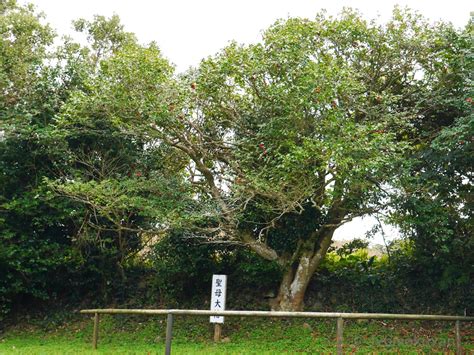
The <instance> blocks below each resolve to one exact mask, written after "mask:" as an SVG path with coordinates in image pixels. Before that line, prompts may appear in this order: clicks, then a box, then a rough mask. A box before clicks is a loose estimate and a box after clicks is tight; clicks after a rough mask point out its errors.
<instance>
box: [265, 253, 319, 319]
mask: <svg viewBox="0 0 474 355" xmlns="http://www.w3.org/2000/svg"><path fill="white" fill-rule="evenodd" d="M312 275H313V271H312V267H311V255H309V254H308V253H306V254H304V255H303V256H301V258H300V259H299V262H298V263H297V264H296V263H295V264H294V265H292V266H290V267H289V268H288V269H287V270H286V271H285V273H284V275H283V280H282V282H281V284H280V288H279V290H278V295H277V297H276V298H275V299H274V300H272V302H271V308H272V310H274V311H301V310H303V307H304V302H303V301H304V295H305V292H306V288H307V287H308V284H309V280H310V279H311V276H312Z"/></svg>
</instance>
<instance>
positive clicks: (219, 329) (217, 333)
mask: <svg viewBox="0 0 474 355" xmlns="http://www.w3.org/2000/svg"><path fill="white" fill-rule="evenodd" d="M221 334H222V325H221V324H220V323H214V342H216V343H218V342H219V341H220V340H221Z"/></svg>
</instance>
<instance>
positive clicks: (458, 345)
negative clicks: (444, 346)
mask: <svg viewBox="0 0 474 355" xmlns="http://www.w3.org/2000/svg"><path fill="white" fill-rule="evenodd" d="M460 323H461V322H460V321H458V320H457V321H456V326H455V329H456V355H461V354H462V347H461V329H460Z"/></svg>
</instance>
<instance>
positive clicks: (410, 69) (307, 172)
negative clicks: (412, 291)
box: [58, 10, 456, 310]
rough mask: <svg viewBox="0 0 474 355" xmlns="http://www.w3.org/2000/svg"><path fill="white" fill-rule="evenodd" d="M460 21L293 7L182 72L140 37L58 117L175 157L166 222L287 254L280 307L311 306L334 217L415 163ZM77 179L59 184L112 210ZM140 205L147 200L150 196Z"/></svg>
mask: <svg viewBox="0 0 474 355" xmlns="http://www.w3.org/2000/svg"><path fill="white" fill-rule="evenodd" d="M448 28H449V27H448V26H445V25H436V26H431V25H429V24H427V23H426V22H425V21H424V20H423V19H422V18H420V17H419V16H417V15H413V14H411V13H409V12H401V11H399V10H396V11H394V15H393V19H392V20H391V21H389V22H388V23H387V24H385V25H378V24H376V23H373V22H367V21H365V20H363V19H362V18H361V17H360V16H359V15H358V14H357V13H354V12H352V11H345V12H344V13H342V14H341V16H339V17H338V18H331V17H327V16H325V15H324V14H320V15H318V16H317V17H316V18H315V19H314V20H305V19H289V20H286V21H280V22H277V23H276V24H274V25H273V26H272V27H270V28H269V29H268V30H267V31H266V32H265V33H264V36H263V40H262V42H261V43H258V44H254V45H248V46H240V45H237V44H231V45H229V46H228V47H227V48H225V49H224V50H222V52H220V53H219V54H218V55H216V56H214V57H210V58H208V59H207V60H204V61H203V62H202V63H201V65H200V66H199V67H198V68H197V69H195V70H193V71H190V72H188V73H186V74H184V75H181V76H179V77H178V78H174V77H173V74H172V68H171V67H170V66H169V64H168V63H167V62H166V61H165V60H163V59H162V58H161V56H160V52H159V51H158V50H157V49H156V48H155V47H154V46H153V45H152V46H149V47H141V46H138V45H136V44H134V45H130V46H128V47H126V48H124V49H123V50H121V51H118V52H117V53H116V54H115V55H114V56H112V57H111V58H110V59H108V60H104V61H102V62H101V63H100V69H99V73H98V75H97V76H96V77H95V78H94V79H93V80H91V81H90V85H89V87H88V89H87V90H86V91H81V92H77V93H76V94H73V95H72V98H71V100H70V101H69V102H68V103H67V104H66V105H65V107H64V110H63V112H62V114H61V115H60V117H59V118H58V122H59V124H60V126H61V125H62V127H64V128H68V127H69V128H71V127H77V123H78V122H82V124H86V125H87V124H88V123H87V122H94V121H95V120H97V118H100V119H101V120H102V119H106V120H107V122H109V124H110V125H112V126H114V127H117V128H119V129H120V130H121V132H122V133H123V134H124V135H127V137H130V136H136V140H135V141H139V142H140V144H143V146H144V147H145V149H146V150H147V151H149V152H152V151H154V150H156V151H159V152H160V154H161V155H160V157H162V159H163V160H166V159H167V158H169V162H166V163H163V164H161V165H159V166H156V167H155V169H154V171H153V172H150V173H148V177H149V178H150V179H152V178H153V179H155V180H156V181H159V183H160V184H161V185H160V186H162V188H160V189H158V190H161V192H160V191H155V192H154V193H153V196H151V197H153V198H152V199H151V201H153V200H156V199H158V200H159V201H161V202H160V203H157V204H155V205H154V209H155V210H156V212H157V216H159V223H156V224H155V225H154V227H156V228H168V227H170V226H172V225H173V221H175V220H179V221H180V222H183V221H187V222H189V221H191V222H193V223H194V222H197V224H198V226H199V228H197V229H195V230H194V232H193V233H195V234H201V235H205V236H206V237H207V238H208V239H214V240H219V241H228V242H233V243H238V244H242V245H244V246H246V247H248V248H250V249H252V250H253V251H254V252H255V253H257V254H258V255H260V256H261V257H262V258H265V259H268V260H270V261H274V262H277V263H278V264H279V265H280V266H281V268H282V269H283V278H282V280H281V285H280V288H279V292H278V295H277V297H276V298H275V299H274V300H273V304H272V308H274V309H277V310H299V309H302V307H303V300H304V294H305V291H306V288H307V285H308V283H309V281H310V279H311V276H312V275H313V274H314V272H315V271H316V270H317V268H318V266H319V265H320V263H321V261H322V260H323V259H324V256H325V254H326V252H327V250H328V248H329V246H330V244H331V240H332V237H333V234H334V232H335V230H336V229H337V228H338V227H339V226H341V225H342V224H344V223H346V222H348V221H350V220H351V219H353V218H354V217H357V216H362V215H365V214H370V213H374V212H376V211H379V210H380V209H383V208H385V207H386V205H387V203H388V202H389V201H390V193H391V192H392V191H393V190H394V189H395V187H396V186H397V181H398V179H399V178H400V177H402V176H403V175H404V174H405V171H407V168H408V167H409V162H408V161H407V159H406V157H407V156H409V153H410V151H411V149H412V147H413V146H415V145H416V144H417V142H416V134H415V132H416V131H415V130H414V127H415V126H416V124H417V122H419V121H420V120H422V119H423V118H424V113H425V110H426V108H427V107H429V106H430V105H432V104H433V103H432V102H431V98H432V97H434V96H433V95H434V94H433V92H432V91H433V90H435V89H436V88H437V87H439V85H434V83H439V81H440V80H443V76H444V75H448V74H449V71H450V70H452V69H451V68H449V63H448V61H447V60H445V58H446V57H445V56H443V55H441V54H443V53H447V52H450V48H451V47H450V39H448V38H449V37H447V36H445V33H446V31H447V29H448ZM450 33H454V34H456V31H454V30H451V31H450ZM173 167H174V168H173ZM171 176H173V177H174V179H175V180H171V178H170V177H171ZM110 181H112V180H108V182H107V183H109V182H110ZM173 181H174V182H173ZM152 182H153V181H152V180H150V183H152ZM170 182H173V184H177V185H176V186H178V187H177V188H176V189H174V190H173V189H172V188H170V186H169V184H170ZM75 184H79V182H78V181H75V182H73V181H69V182H67V183H65V184H64V185H62V186H60V187H58V189H59V190H61V191H63V192H64V193H66V194H69V195H70V196H73V197H74V196H75V197H78V196H80V197H81V199H83V200H85V201H89V202H90V201H94V202H93V204H95V210H97V211H99V212H100V211H110V210H113V208H114V204H113V203H112V202H111V201H112V200H110V201H108V200H107V199H106V198H96V199H95V200H94V199H91V198H87V196H90V195H91V194H92V195H94V194H95V195H94V196H96V197H97V196H99V195H98V193H97V190H94V192H91V191H89V190H88V189H87V188H84V185H80V184H79V185H75ZM78 186H79V187H78ZM104 188H105V187H104ZM108 191H110V190H108ZM130 194H131V195H133V190H131V191H130ZM180 194H181V196H183V197H186V200H187V201H188V202H186V203H183V200H180V198H179V196H180ZM124 195H127V194H126V193H124ZM130 201H132V202H133V200H130ZM164 201H167V202H164ZM132 202H131V203H132ZM196 202H198V203H196ZM123 203H124V206H125V205H126V201H125V200H124V201H123ZM115 207H116V206H115ZM134 208H135V210H136V211H137V212H136V213H140V209H146V199H140V201H139V203H136V204H135V207H134ZM160 208H163V209H165V210H164V211H161V212H159V211H158V209H160ZM147 210H148V211H151V210H153V209H147ZM189 212H192V218H191V219H189V218H188V219H186V218H183V216H184V217H186V214H187V213H189ZM196 212H197V213H196ZM148 217H150V214H149V215H148ZM117 218H118V222H117V223H116V224H117V225H120V221H121V220H120V218H121V217H117ZM193 223H189V225H187V227H190V225H191V224H193ZM191 230H192V229H191Z"/></svg>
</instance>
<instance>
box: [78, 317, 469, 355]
mask: <svg viewBox="0 0 474 355" xmlns="http://www.w3.org/2000/svg"><path fill="white" fill-rule="evenodd" d="M80 312H81V313H85V314H94V332H93V336H92V346H93V348H94V349H97V342H98V340H99V319H100V314H140V315H166V316H167V323H166V343H165V354H166V355H169V354H171V340H172V337H173V316H175V315H183V316H184V315H186V316H226V317H229V316H230V317H232V316H238V317H280V318H332V319H336V349H337V354H338V355H339V354H342V345H343V327H344V319H384V320H387V319H397V320H424V321H448V322H455V333H456V354H462V346H461V332H460V327H461V325H460V323H461V322H472V321H474V317H463V316H446V315H427V314H391V313H328V312H273V311H207V310H197V309H84V310H81V311H80Z"/></svg>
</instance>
